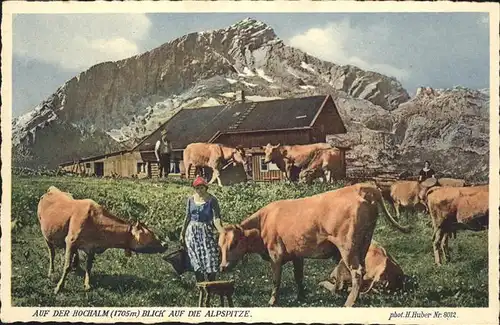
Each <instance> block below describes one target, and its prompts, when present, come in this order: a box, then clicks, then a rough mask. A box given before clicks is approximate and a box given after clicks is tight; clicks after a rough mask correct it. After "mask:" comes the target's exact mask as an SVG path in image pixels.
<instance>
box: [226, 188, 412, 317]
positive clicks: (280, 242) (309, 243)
mask: <svg viewBox="0 0 500 325" xmlns="http://www.w3.org/2000/svg"><path fill="white" fill-rule="evenodd" d="M377 207H381V208H382V211H383V214H384V216H385V217H386V218H387V219H388V220H389V222H390V223H391V224H392V225H393V226H394V227H396V228H397V229H399V230H400V231H402V232H408V231H409V229H408V228H405V227H402V226H401V225H399V224H398V223H397V222H396V221H395V220H394V219H393V218H392V216H391V215H390V214H389V212H388V211H387V208H386V207H385V203H384V201H383V199H382V196H381V193H380V191H379V190H378V189H377V188H376V187H375V186H374V185H372V184H356V185H352V186H347V187H344V188H341V189H338V190H335V191H329V192H325V193H321V194H317V195H313V196H310V197H306V198H300V199H293V200H280V201H275V202H272V203H270V204H268V205H266V206H265V207H263V208H261V209H260V210H258V211H257V212H255V213H254V214H253V215H251V216H250V217H248V218H247V219H246V220H244V221H243V222H241V223H240V224H239V225H229V226H226V227H225V228H224V230H223V231H222V232H221V233H220V234H219V247H220V249H221V253H222V255H221V256H222V259H221V265H220V268H221V271H222V272H224V271H227V270H230V269H231V268H232V267H234V265H235V264H236V263H237V262H238V261H239V260H240V259H241V258H242V257H243V256H244V255H245V254H247V253H257V254H260V255H261V256H262V257H263V258H264V259H266V260H269V261H270V262H271V268H272V271H273V290H272V294H271V299H270V300H269V304H270V305H271V306H274V305H275V304H276V303H277V301H278V291H279V288H280V284H281V268H282V266H283V265H284V264H285V263H288V262H290V261H292V262H293V266H294V275H295V281H296V283H297V287H298V299H302V298H303V297H304V288H303V284H302V280H303V268H304V258H314V259H326V258H331V257H335V258H338V257H339V255H340V257H341V258H342V260H343V261H344V262H345V264H346V266H347V267H348V269H349V271H350V273H351V277H352V283H353V286H352V290H351V293H350V294H349V297H348V298H347V301H346V303H345V306H347V307H350V306H352V305H353V304H354V302H355V301H356V299H357V297H358V294H359V290H360V285H361V281H362V279H363V275H364V273H365V256H366V253H367V251H368V247H369V246H370V243H371V239H372V236H373V231H374V230H375V226H376V222H377V219H378V210H377Z"/></svg>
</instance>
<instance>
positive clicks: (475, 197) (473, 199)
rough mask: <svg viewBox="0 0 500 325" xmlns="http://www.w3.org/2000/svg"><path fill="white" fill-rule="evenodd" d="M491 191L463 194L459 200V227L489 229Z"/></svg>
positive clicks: (479, 229)
mask: <svg viewBox="0 0 500 325" xmlns="http://www.w3.org/2000/svg"><path fill="white" fill-rule="evenodd" d="M488 218H489V191H480V192H478V193H475V194H472V195H467V196H461V197H459V198H458V202H457V224H458V227H460V228H463V229H468V230H474V231H481V230H485V229H488V223H489V220H488Z"/></svg>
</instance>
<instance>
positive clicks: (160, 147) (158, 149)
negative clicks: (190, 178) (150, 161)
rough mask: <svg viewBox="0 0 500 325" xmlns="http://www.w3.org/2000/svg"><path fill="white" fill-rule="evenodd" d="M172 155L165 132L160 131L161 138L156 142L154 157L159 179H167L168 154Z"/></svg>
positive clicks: (170, 145) (168, 170) (168, 169)
mask: <svg viewBox="0 0 500 325" xmlns="http://www.w3.org/2000/svg"><path fill="white" fill-rule="evenodd" d="M171 153H172V144H171V143H170V141H169V140H168V138H167V130H163V131H161V137H160V139H159V140H158V141H156V145H155V156H156V160H157V161H158V164H159V169H160V178H162V177H164V178H167V176H168V173H169V172H170V154H171Z"/></svg>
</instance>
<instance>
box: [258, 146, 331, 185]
mask: <svg viewBox="0 0 500 325" xmlns="http://www.w3.org/2000/svg"><path fill="white" fill-rule="evenodd" d="M263 149H264V153H265V158H264V162H265V163H266V164H267V163H270V162H272V163H274V164H276V166H278V168H279V169H280V170H281V172H282V173H283V175H284V176H285V178H286V179H288V180H290V181H291V180H292V177H291V171H292V167H297V168H303V167H304V166H305V165H306V164H308V163H309V162H310V161H311V157H312V155H313V154H314V152H315V151H317V150H320V149H332V146H330V145H329V144H328V143H314V144H306V145H294V146H282V145H281V144H278V145H276V146H273V145H271V144H270V143H268V144H267V145H266V146H265V147H263Z"/></svg>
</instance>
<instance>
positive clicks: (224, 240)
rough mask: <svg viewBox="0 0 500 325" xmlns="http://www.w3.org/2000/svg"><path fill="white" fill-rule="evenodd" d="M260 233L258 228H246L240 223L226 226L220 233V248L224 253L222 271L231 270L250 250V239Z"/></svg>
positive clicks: (221, 264)
mask: <svg viewBox="0 0 500 325" xmlns="http://www.w3.org/2000/svg"><path fill="white" fill-rule="evenodd" d="M256 232H257V233H258V230H257V229H250V230H244V229H243V228H241V227H240V226H239V225H230V226H226V227H224V230H223V231H222V232H221V233H220V234H219V248H220V251H221V254H222V259H221V263H220V271H221V272H225V271H230V270H232V269H233V267H234V266H235V265H236V264H237V263H238V261H240V260H241V259H242V258H243V257H244V256H245V254H246V253H247V251H248V246H249V240H250V239H251V237H253V236H255V235H256Z"/></svg>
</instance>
